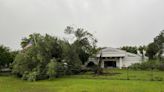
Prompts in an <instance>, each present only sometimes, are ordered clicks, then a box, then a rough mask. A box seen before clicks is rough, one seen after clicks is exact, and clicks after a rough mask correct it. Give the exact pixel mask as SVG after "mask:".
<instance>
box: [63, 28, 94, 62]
mask: <svg viewBox="0 0 164 92" xmlns="http://www.w3.org/2000/svg"><path fill="white" fill-rule="evenodd" d="M65 33H66V34H73V35H74V37H75V40H74V42H73V43H72V45H73V47H74V49H75V50H76V53H77V54H78V56H79V59H80V61H81V62H82V63H83V64H84V63H85V62H86V61H87V60H88V58H89V56H91V55H93V54H95V53H96V50H95V49H96V43H97V40H96V39H95V37H94V36H93V35H92V34H91V33H89V32H88V31H86V30H84V29H82V28H77V29H74V28H73V27H70V26H68V27H67V28H66V29H65Z"/></svg>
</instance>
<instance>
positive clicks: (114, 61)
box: [85, 47, 148, 69]
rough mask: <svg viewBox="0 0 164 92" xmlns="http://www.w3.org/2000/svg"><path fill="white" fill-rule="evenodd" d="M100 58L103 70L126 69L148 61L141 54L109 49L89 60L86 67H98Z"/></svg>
mask: <svg viewBox="0 0 164 92" xmlns="http://www.w3.org/2000/svg"><path fill="white" fill-rule="evenodd" d="M100 57H101V59H102V64H101V67H102V68H114V67H116V68H120V69H122V68H124V67H125V68H126V67H128V66H130V65H132V64H134V63H141V62H143V61H145V60H146V59H148V58H147V57H146V56H144V55H141V54H133V53H129V52H126V51H124V50H121V49H116V48H111V47H107V48H104V49H102V50H101V51H100V52H99V53H98V54H97V55H96V57H95V58H89V60H88V61H87V62H86V63H85V66H86V67H90V66H93V65H94V64H95V65H97V64H98V62H99V60H100Z"/></svg>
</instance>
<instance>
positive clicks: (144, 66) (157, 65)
mask: <svg viewBox="0 0 164 92" xmlns="http://www.w3.org/2000/svg"><path fill="white" fill-rule="evenodd" d="M129 68H130V69H134V70H152V69H157V70H162V71H163V70H164V64H163V63H161V61H158V60H151V61H146V62H142V63H135V64H132V65H131V66H130V67H129Z"/></svg>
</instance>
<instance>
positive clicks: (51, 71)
mask: <svg viewBox="0 0 164 92" xmlns="http://www.w3.org/2000/svg"><path fill="white" fill-rule="evenodd" d="M56 63H57V61H56V59H51V61H50V62H49V63H48V64H47V75H48V77H49V79H53V78H54V77H55V76H56V74H57V73H56V68H57V64H56Z"/></svg>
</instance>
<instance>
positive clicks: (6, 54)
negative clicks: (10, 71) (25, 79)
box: [0, 45, 14, 69]
mask: <svg viewBox="0 0 164 92" xmlns="http://www.w3.org/2000/svg"><path fill="white" fill-rule="evenodd" d="M13 58H14V56H12V55H11V53H10V50H9V48H8V47H5V46H3V45H1V46H0V69H1V68H4V67H9V65H10V63H12V62H13Z"/></svg>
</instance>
